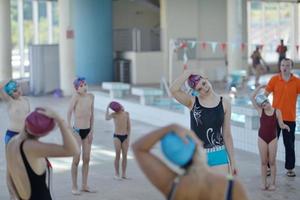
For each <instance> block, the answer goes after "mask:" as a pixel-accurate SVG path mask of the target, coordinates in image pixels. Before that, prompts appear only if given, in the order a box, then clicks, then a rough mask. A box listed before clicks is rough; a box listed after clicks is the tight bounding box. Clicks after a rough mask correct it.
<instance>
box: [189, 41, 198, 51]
mask: <svg viewBox="0 0 300 200" xmlns="http://www.w3.org/2000/svg"><path fill="white" fill-rule="evenodd" d="M189 43H190V47H191V49H193V48H195V46H196V41H190V42H189Z"/></svg>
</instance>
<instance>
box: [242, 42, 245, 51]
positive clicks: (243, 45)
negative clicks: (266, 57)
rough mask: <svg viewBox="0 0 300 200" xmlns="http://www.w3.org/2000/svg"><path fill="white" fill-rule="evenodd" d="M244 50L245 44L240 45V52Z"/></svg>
mask: <svg viewBox="0 0 300 200" xmlns="http://www.w3.org/2000/svg"><path fill="white" fill-rule="evenodd" d="M245 48H246V45H245V43H241V50H242V51H244V50H245Z"/></svg>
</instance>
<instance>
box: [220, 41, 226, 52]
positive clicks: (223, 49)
mask: <svg viewBox="0 0 300 200" xmlns="http://www.w3.org/2000/svg"><path fill="white" fill-rule="evenodd" d="M226 48H227V44H226V43H225V42H223V43H221V49H222V51H226Z"/></svg>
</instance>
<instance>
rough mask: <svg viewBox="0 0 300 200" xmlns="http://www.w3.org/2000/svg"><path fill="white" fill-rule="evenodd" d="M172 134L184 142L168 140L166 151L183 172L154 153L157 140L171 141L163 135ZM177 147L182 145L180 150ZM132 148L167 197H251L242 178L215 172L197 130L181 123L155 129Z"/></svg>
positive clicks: (181, 199)
mask: <svg viewBox="0 0 300 200" xmlns="http://www.w3.org/2000/svg"><path fill="white" fill-rule="evenodd" d="M169 134H171V137H172V138H174V135H175V137H179V138H180V141H181V143H182V144H180V145H174V144H175V143H177V144H178V141H176V142H172V141H173V140H174V139H170V140H169V141H167V142H166V143H167V145H163V144H162V147H163V151H164V152H166V153H165V155H166V156H167V158H168V159H170V160H171V161H172V160H173V163H175V164H178V166H180V167H181V168H182V169H184V174H182V175H179V174H178V173H176V172H174V171H173V170H172V169H171V168H169V167H168V166H167V165H166V164H165V163H164V162H163V161H162V160H160V159H159V158H158V157H157V156H156V155H154V154H153V153H151V150H152V148H153V147H154V145H155V144H156V143H157V142H159V141H160V140H162V141H163V140H168V139H167V138H165V139H164V137H167V135H169ZM172 134H173V136H172ZM172 143H173V144H172ZM193 144H194V145H193ZM178 146H179V147H180V146H181V147H182V148H180V149H179V148H178ZM186 146H187V147H186ZM190 146H192V147H190ZM193 146H194V148H193ZM132 148H133V152H134V154H135V158H136V160H137V162H138V164H139V166H140V167H141V169H142V171H143V172H144V174H145V175H146V177H147V178H148V179H149V181H150V182H151V183H152V184H153V185H154V186H155V187H156V188H157V189H158V190H159V191H160V192H161V193H162V194H163V195H164V196H165V198H166V199H168V200H201V199H203V200H220V199H225V200H237V199H239V200H247V199H248V198H247V194H246V191H245V189H244V187H243V186H242V184H241V183H240V181H238V180H236V179H233V178H232V177H228V178H227V177H226V176H225V175H221V174H216V173H214V172H213V171H212V169H211V168H209V167H208V165H207V164H206V154H205V152H204V150H203V148H202V143H201V141H200V140H199V139H198V138H197V136H196V135H195V134H194V132H192V131H190V130H188V129H185V128H182V127H181V126H179V125H176V124H172V125H168V126H165V127H163V128H160V129H157V130H154V131H152V132H150V133H149V134H147V135H145V136H143V137H142V138H140V139H139V140H137V141H136V142H135V143H134V144H133V145H132ZM172 157H174V158H172ZM176 160H177V161H178V162H177V161H176ZM182 161H184V162H182Z"/></svg>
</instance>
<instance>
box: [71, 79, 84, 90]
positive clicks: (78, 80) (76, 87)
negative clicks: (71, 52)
mask: <svg viewBox="0 0 300 200" xmlns="http://www.w3.org/2000/svg"><path fill="white" fill-rule="evenodd" d="M85 82H86V80H85V78H84V77H77V78H76V79H75V80H74V82H73V85H74V87H75V89H76V90H78V88H79V86H80V84H82V83H85Z"/></svg>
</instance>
